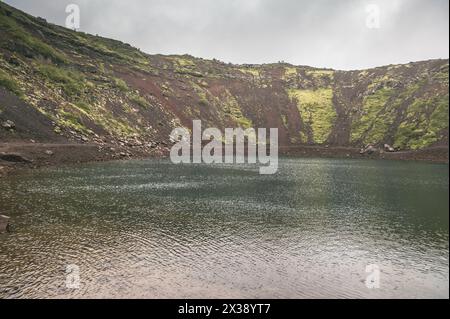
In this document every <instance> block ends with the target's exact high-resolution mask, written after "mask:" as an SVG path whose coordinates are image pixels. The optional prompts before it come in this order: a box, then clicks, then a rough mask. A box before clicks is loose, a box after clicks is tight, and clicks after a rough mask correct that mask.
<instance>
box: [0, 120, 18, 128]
mask: <svg viewBox="0 0 450 319" xmlns="http://www.w3.org/2000/svg"><path fill="white" fill-rule="evenodd" d="M2 127H3V128H4V129H5V130H14V129H15V128H16V123H14V122H13V121H10V120H7V121H5V122H3V123H2Z"/></svg>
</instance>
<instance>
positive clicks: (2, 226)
mask: <svg viewBox="0 0 450 319" xmlns="http://www.w3.org/2000/svg"><path fill="white" fill-rule="evenodd" d="M9 219H10V218H9V217H8V216H4V215H0V233H3V232H6V231H8V228H9Z"/></svg>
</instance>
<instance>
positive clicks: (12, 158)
mask: <svg viewBox="0 0 450 319" xmlns="http://www.w3.org/2000/svg"><path fill="white" fill-rule="evenodd" d="M0 160H2V161H5V162H12V163H26V164H30V163H32V161H31V160H29V159H27V158H25V157H23V156H22V155H19V154H5V153H0Z"/></svg>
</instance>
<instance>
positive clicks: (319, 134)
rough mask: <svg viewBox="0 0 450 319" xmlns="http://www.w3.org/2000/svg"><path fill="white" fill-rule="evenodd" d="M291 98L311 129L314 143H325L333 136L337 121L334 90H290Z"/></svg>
mask: <svg viewBox="0 0 450 319" xmlns="http://www.w3.org/2000/svg"><path fill="white" fill-rule="evenodd" d="M288 94H289V97H290V98H291V99H292V100H295V101H296V102H297V106H298V111H299V113H300V116H301V118H302V119H303V122H304V123H305V125H307V126H308V127H309V128H311V130H312V133H313V142H314V143H317V144H322V143H325V142H326V141H327V139H328V137H329V136H330V134H331V131H332V129H333V125H334V122H335V120H336V110H335V109H334V107H333V90H332V89H328V88H321V89H317V90H298V89H290V90H288Z"/></svg>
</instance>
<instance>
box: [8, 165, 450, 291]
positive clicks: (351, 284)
mask: <svg viewBox="0 0 450 319" xmlns="http://www.w3.org/2000/svg"><path fill="white" fill-rule="evenodd" d="M448 182H449V169H448V165H434V164H424V163H411V162H390V161H369V160H368V161H357V160H326V159H286V158H285V159H281V161H280V168H279V172H278V174H276V175H273V176H261V175H259V174H258V169H257V167H252V166H248V165H240V166H226V165H222V166H205V165H185V166H177V165H173V164H171V163H170V162H167V161H163V160H149V161H130V162H115V163H102V164H89V165H81V166H72V167H66V168H52V169H44V170H35V171H27V172H21V173H20V174H18V175H16V176H10V177H8V178H6V179H5V178H3V179H1V180H0V211H1V212H2V213H3V214H6V215H9V216H10V217H12V221H13V231H12V232H11V233H8V234H2V235H0V298H214V297H216V298H222V297H226V298H241V297H246V298H322V297H326V298H448V297H449V259H448V258H449V242H448V240H449V197H448V188H449V183H448ZM68 265H76V266H77V267H78V269H79V279H80V286H79V289H72V288H73V287H72V286H67V285H66V282H67V278H68V277H67V273H66V271H69V272H71V275H70V276H69V279H70V278H74V277H73V275H74V274H76V273H74V272H73V269H74V268H73V266H70V267H72V268H70V267H69V268H67V267H68ZM368 265H377V267H379V270H380V276H379V284H380V286H379V288H378V289H376V288H375V289H369V288H368V287H367V286H366V277H367V276H368V275H370V274H369V273H366V266H368ZM372 275H373V274H372ZM371 278H372V277H371ZM70 282H72V283H73V281H70V280H69V283H70ZM71 287H72V288H71Z"/></svg>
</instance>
